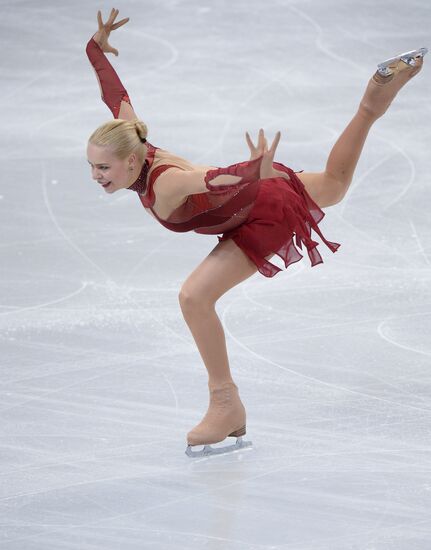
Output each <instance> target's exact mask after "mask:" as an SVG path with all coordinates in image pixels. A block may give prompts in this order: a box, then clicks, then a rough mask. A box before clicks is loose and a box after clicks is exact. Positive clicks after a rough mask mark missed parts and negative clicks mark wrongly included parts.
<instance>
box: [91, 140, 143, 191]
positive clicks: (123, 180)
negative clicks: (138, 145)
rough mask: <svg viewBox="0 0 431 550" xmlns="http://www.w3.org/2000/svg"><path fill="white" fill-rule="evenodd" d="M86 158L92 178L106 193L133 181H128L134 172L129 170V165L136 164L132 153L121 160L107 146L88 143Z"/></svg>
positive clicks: (125, 186) (124, 186) (123, 187)
mask: <svg viewBox="0 0 431 550" xmlns="http://www.w3.org/2000/svg"><path fill="white" fill-rule="evenodd" d="M87 158H88V162H89V164H90V168H91V176H92V178H93V180H96V181H97V182H98V185H101V186H102V187H103V189H104V190H105V191H106V192H107V193H115V191H118V190H119V189H125V188H127V187H128V186H130V185H131V184H132V183H133V181H130V177H131V174H133V173H134V172H131V171H130V170H129V167H133V166H135V164H136V158H135V156H134V155H131V156H130V157H129V158H128V159H124V160H121V159H119V158H118V157H116V156H115V155H114V154H113V153H112V152H111V150H110V149H109V148H108V147H100V146H98V145H93V144H92V143H89V144H88V146H87Z"/></svg>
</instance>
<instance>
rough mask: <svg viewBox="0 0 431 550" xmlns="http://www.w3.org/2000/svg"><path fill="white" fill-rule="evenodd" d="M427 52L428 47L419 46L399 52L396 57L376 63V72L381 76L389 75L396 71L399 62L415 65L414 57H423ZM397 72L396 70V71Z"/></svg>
mask: <svg viewBox="0 0 431 550" xmlns="http://www.w3.org/2000/svg"><path fill="white" fill-rule="evenodd" d="M427 52H428V48H419V49H418V50H411V51H410V52H405V53H400V54H399V55H397V56H396V57H391V58H390V59H386V61H383V62H382V63H379V64H378V65H377V72H378V73H379V74H380V75H382V76H389V75H391V74H393V73H394V71H396V69H397V68H398V67H399V62H400V61H402V62H403V63H405V64H407V65H410V66H412V67H414V66H415V58H418V57H423V56H424V55H425V54H426V53H427ZM396 72H397V71H396Z"/></svg>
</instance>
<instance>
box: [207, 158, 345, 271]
mask: <svg viewBox="0 0 431 550" xmlns="http://www.w3.org/2000/svg"><path fill="white" fill-rule="evenodd" d="M274 167H275V168H276V169H277V170H280V171H284V172H286V173H287V174H288V175H289V177H290V181H287V180H286V179H285V178H282V177H276V178H270V179H263V180H261V182H260V186H259V191H258V194H257V197H256V199H255V203H254V205H253V208H252V209H251V211H250V213H249V215H248V217H247V219H246V221H245V222H243V223H242V224H241V225H239V226H238V227H235V228H234V229H231V230H229V231H226V232H224V233H223V234H222V236H221V237H217V238H218V240H219V242H222V241H225V240H227V239H232V240H233V241H234V242H235V243H236V245H237V246H239V248H241V250H242V251H243V252H244V253H245V254H246V255H247V256H248V257H249V258H250V260H251V261H252V262H254V264H255V265H256V266H257V268H258V270H259V272H260V273H262V275H264V276H265V277H273V276H274V275H276V274H277V273H278V272H279V271H281V269H280V268H279V267H278V266H276V265H274V264H272V263H271V262H270V261H269V258H268V259H267V257H268V256H271V255H274V254H276V255H277V256H279V257H280V258H281V259H282V260H283V262H284V264H285V267H286V268H287V267H288V266H289V265H290V264H292V263H295V262H298V261H299V260H301V259H302V258H303V254H301V253H300V252H299V250H298V249H297V248H296V247H299V249H300V250H302V245H304V246H305V249H306V250H307V253H308V257H309V259H310V263H311V266H312V267H313V266H315V265H317V264H320V263H323V259H322V257H321V255H320V253H319V251H318V250H317V247H318V246H319V243H318V242H317V241H314V240H313V239H312V238H311V231H312V230H314V231H315V232H316V233H317V234H318V235H319V236H320V238H321V239H322V240H323V242H324V243H325V244H326V246H327V247H328V248H329V249H330V250H331V251H332V252H336V250H337V249H338V248H339V247H340V246H341V245H340V244H339V243H334V242H331V241H328V240H327V239H325V237H324V236H323V235H322V232H321V230H320V229H319V227H318V223H320V221H321V220H322V219H323V218H324V216H325V213H324V212H323V211H322V210H321V209H320V207H319V206H318V205H317V204H316V203H315V202H314V201H313V200H312V198H311V197H310V195H309V194H308V193H307V191H306V189H305V187H304V184H303V183H302V181H301V180H300V179H299V178H298V176H297V175H296V174H295V172H294V171H293V170H291V169H290V168H287V167H286V166H284V165H283V164H281V163H274ZM295 245H296V246H295Z"/></svg>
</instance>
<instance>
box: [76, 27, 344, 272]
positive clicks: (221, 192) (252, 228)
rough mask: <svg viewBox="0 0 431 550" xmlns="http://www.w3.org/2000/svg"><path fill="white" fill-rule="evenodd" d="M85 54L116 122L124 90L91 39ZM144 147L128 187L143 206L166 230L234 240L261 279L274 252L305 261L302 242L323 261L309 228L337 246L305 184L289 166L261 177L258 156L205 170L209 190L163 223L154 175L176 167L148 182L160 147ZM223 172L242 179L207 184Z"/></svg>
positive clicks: (330, 245) (314, 261) (313, 259)
mask: <svg viewBox="0 0 431 550" xmlns="http://www.w3.org/2000/svg"><path fill="white" fill-rule="evenodd" d="M86 52H87V55H88V58H89V60H90V62H91V64H92V65H93V68H94V70H95V72H96V76H97V78H98V80H99V83H100V86H101V89H102V99H103V101H104V102H105V103H106V104H107V105H108V107H109V108H110V109H111V112H112V114H113V115H114V118H118V114H119V111H120V106H121V101H126V102H128V103H130V104H131V102H130V99H129V97H128V94H127V91H126V89H125V88H124V86H123V84H122V83H121V81H120V79H119V78H118V75H117V74H116V72H115V71H114V69H113V67H112V65H111V64H110V63H109V61H108V60H107V58H106V57H105V55H104V53H103V51H102V50H101V49H100V47H99V45H98V44H97V43H96V42H95V41H94V39H92V38H91V39H90V41H89V42H88V44H87V48H86ZM146 143H147V146H148V155H147V158H146V159H145V162H144V165H143V167H142V170H141V173H140V174H139V176H138V178H137V180H136V181H135V182H134V184H133V185H132V186H131V187H129V189H131V190H133V191H136V192H137V193H138V194H139V198H140V200H141V202H142V204H143V205H144V206H145V207H146V208H149V209H151V211H152V213H153V214H154V216H155V218H156V219H157V220H158V221H159V222H160V223H161V224H162V225H163V226H164V227H166V228H167V229H170V230H171V231H176V232H186V231H195V232H196V233H202V234H205V235H221V237H218V240H219V242H221V241H225V240H226V239H232V240H233V241H234V242H235V243H236V244H237V246H238V247H239V248H241V250H242V251H243V252H244V253H245V254H246V255H247V256H248V257H249V258H250V260H251V261H252V262H254V264H255V265H256V267H257V268H258V270H259V272H260V273H262V275H264V276H265V277H273V276H274V275H276V274H277V273H278V272H279V271H281V269H280V268H279V267H277V266H276V265H274V264H272V263H271V262H270V261H269V260H266V257H267V256H269V255H271V254H277V255H278V256H279V257H280V258H281V259H282V260H283V261H284V264H285V266H286V268H287V267H288V266H289V265H290V264H292V263H294V262H297V261H299V260H300V259H301V258H303V255H302V254H301V253H300V252H299V250H298V249H297V248H296V247H299V249H300V250H302V245H303V244H304V245H305V248H306V249H307V253H308V256H309V259H310V262H311V266H315V265H317V264H320V263H322V262H323V260H322V257H321V255H320V254H319V252H318V250H317V246H318V245H319V243H318V242H317V241H314V240H313V239H312V238H311V230H314V231H315V232H316V233H317V234H318V235H319V236H320V238H321V239H322V241H323V242H324V243H325V244H326V246H327V247H328V248H329V249H330V250H331V251H332V252H335V251H336V250H337V249H338V247H339V246H340V244H339V243H334V242H330V241H328V240H326V239H325V237H324V236H323V235H322V233H321V231H320V229H319V227H318V223H319V222H320V221H321V220H322V219H323V217H324V216H325V213H324V212H323V211H322V210H321V209H320V208H319V206H318V205H317V204H316V203H315V202H314V201H313V200H312V198H311V197H310V195H308V193H307V191H306V190H305V187H304V184H303V183H302V182H301V180H300V179H299V178H298V176H297V175H296V173H295V172H294V171H293V170H292V169H291V168H288V167H287V166H284V164H281V163H279V162H274V163H273V166H274V168H275V169H276V170H278V171H282V172H285V173H286V174H287V175H288V176H289V180H286V179H285V178H283V177H274V178H265V179H260V176H259V173H260V164H261V160H262V157H260V158H258V159H255V160H252V161H245V162H241V163H238V164H233V165H232V166H228V167H226V168H217V169H215V170H208V172H207V173H206V175H205V183H206V187H207V189H208V191H206V192H203V193H199V194H194V195H189V196H188V197H187V199H186V201H185V202H184V204H182V205H181V206H179V207H178V208H177V209H175V211H174V212H172V213H171V215H170V216H169V218H168V219H167V220H162V219H161V218H159V217H158V216H157V214H156V213H155V212H154V210H153V206H154V202H155V196H154V191H153V186H154V182H155V181H156V179H157V177H158V176H159V175H160V174H161V173H163V172H164V171H165V170H167V169H168V168H171V167H172V166H174V165H169V164H163V165H160V166H157V167H156V168H155V169H154V170H153V171H152V172H151V174H150V177H149V178H148V177H147V176H148V172H149V170H150V168H151V166H152V164H153V160H154V154H155V152H156V151H157V149H158V148H157V147H154V146H153V145H151V144H150V143H149V142H148V141H147V142H146ZM177 168H180V167H177ZM223 174H228V175H235V176H241V177H242V179H241V180H240V181H239V182H238V183H235V184H228V185H216V184H211V183H210V182H211V180H213V179H214V178H216V177H217V176H219V175H223ZM147 180H149V181H147ZM295 245H296V247H295Z"/></svg>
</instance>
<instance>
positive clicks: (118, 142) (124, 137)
mask: <svg viewBox="0 0 431 550" xmlns="http://www.w3.org/2000/svg"><path fill="white" fill-rule="evenodd" d="M147 134H148V128H147V125H146V124H145V123H144V122H142V121H141V120H122V119H120V118H117V119H115V120H110V121H109V122H106V123H105V124H102V125H101V126H99V128H97V129H96V130H95V131H94V132H93V133H92V134H91V136H90V137H89V139H88V142H89V143H92V144H93V145H98V146H99V147H109V148H110V149H111V151H112V153H113V154H114V155H115V156H116V157H118V158H119V159H121V160H124V159H126V158H127V157H128V156H129V155H131V154H132V153H136V156H137V157H138V160H139V161H140V162H144V160H145V147H144V145H143V143H144V141H146V138H147Z"/></svg>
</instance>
